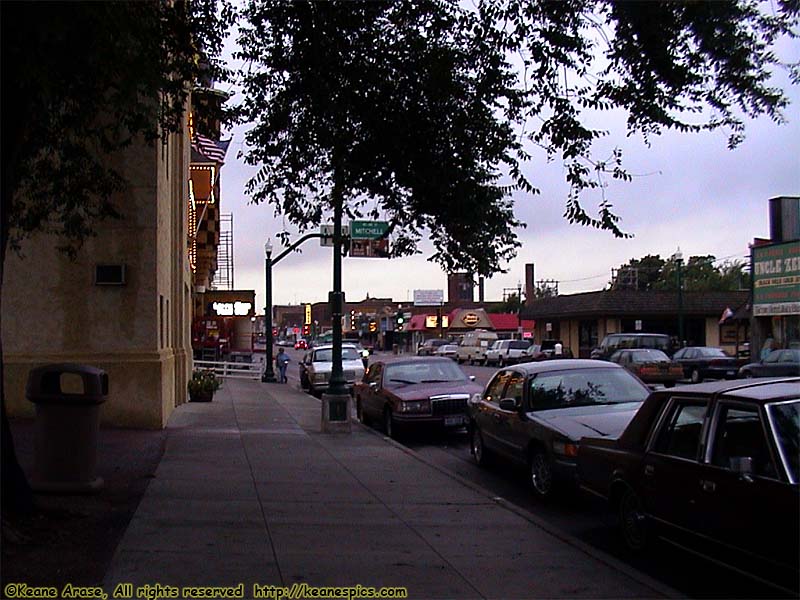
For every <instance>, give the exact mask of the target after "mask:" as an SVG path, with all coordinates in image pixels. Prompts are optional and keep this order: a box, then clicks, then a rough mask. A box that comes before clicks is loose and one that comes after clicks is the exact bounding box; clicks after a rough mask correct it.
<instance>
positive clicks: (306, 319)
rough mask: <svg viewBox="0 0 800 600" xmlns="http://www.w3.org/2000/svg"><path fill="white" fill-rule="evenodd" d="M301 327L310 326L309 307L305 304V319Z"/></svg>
mask: <svg viewBox="0 0 800 600" xmlns="http://www.w3.org/2000/svg"><path fill="white" fill-rule="evenodd" d="M303 325H311V305H310V304H306V318H305V321H303Z"/></svg>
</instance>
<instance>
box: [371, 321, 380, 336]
mask: <svg viewBox="0 0 800 600" xmlns="http://www.w3.org/2000/svg"><path fill="white" fill-rule="evenodd" d="M376 331H378V324H377V323H376V322H375V321H370V322H369V332H370V333H375V332H376Z"/></svg>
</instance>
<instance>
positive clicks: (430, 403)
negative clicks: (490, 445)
mask: <svg viewBox="0 0 800 600" xmlns="http://www.w3.org/2000/svg"><path fill="white" fill-rule="evenodd" d="M474 379H475V378H474V377H472V376H470V377H467V375H465V374H464V371H462V370H461V367H459V366H458V365H457V364H455V363H454V362H453V361H452V360H450V359H447V358H439V357H424V358H423V357H419V358H409V359H406V360H398V361H392V362H383V361H379V362H375V363H372V364H371V365H370V367H369V370H368V371H367V372H366V374H365V375H364V380H363V381H362V382H360V383H357V384H356V386H355V390H354V392H355V398H356V411H357V413H358V419H359V421H361V422H362V423H368V422H369V421H372V420H375V421H378V422H380V423H382V424H383V427H384V430H385V431H386V434H387V435H389V436H390V437H396V436H397V435H398V433H399V431H400V429H405V428H407V427H422V426H438V427H444V428H454V427H464V426H465V425H467V422H468V418H467V402H468V400H469V398H470V397H471V396H472V395H473V394H477V393H480V391H481V388H480V386H479V385H477V384H476V383H474Z"/></svg>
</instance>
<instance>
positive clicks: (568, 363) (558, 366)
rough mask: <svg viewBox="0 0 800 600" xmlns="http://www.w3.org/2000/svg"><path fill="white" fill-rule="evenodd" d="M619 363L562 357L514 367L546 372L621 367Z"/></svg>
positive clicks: (530, 372) (522, 369)
mask: <svg viewBox="0 0 800 600" xmlns="http://www.w3.org/2000/svg"><path fill="white" fill-rule="evenodd" d="M621 368H622V367H620V366H619V365H618V364H616V363H612V362H608V361H607V360H592V359H588V358H562V359H556V360H544V361H541V362H530V363H520V364H518V365H514V367H513V369H514V370H516V371H522V372H524V373H525V374H533V373H545V372H547V371H567V370H573V369H621Z"/></svg>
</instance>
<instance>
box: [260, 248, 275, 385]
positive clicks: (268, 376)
mask: <svg viewBox="0 0 800 600" xmlns="http://www.w3.org/2000/svg"><path fill="white" fill-rule="evenodd" d="M264 258H265V261H266V262H265V266H264V271H265V273H266V280H267V284H266V293H267V294H266V297H267V303H266V307H265V308H264V325H265V326H266V328H267V331H266V334H267V347H266V349H265V350H266V352H265V358H264V360H265V361H266V364H265V365H264V373H263V374H262V375H261V381H262V382H263V383H275V381H276V380H275V371H273V370H272V240H271V239H269V238H267V243H266V244H264Z"/></svg>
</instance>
